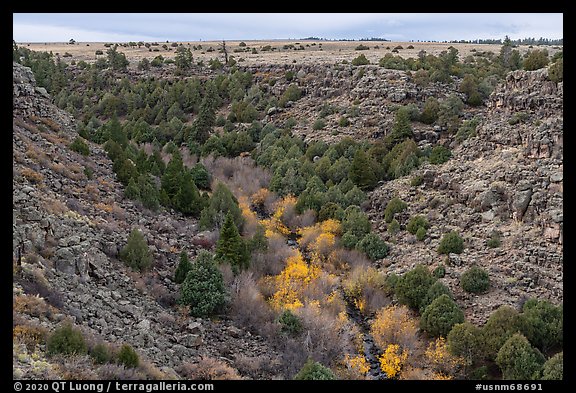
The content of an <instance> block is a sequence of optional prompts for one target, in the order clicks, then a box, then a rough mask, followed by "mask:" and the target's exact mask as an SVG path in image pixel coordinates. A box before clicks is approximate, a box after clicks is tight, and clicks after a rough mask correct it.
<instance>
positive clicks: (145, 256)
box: [120, 229, 152, 271]
mask: <svg viewBox="0 0 576 393" xmlns="http://www.w3.org/2000/svg"><path fill="white" fill-rule="evenodd" d="M120 259H122V260H123V261H124V262H125V263H126V264H127V265H128V266H130V267H131V268H132V269H134V270H139V271H144V270H146V269H148V267H150V265H151V264H152V255H151V254H150V250H149V249H148V243H147V242H146V239H145V238H144V236H143V235H142V234H141V233H140V231H139V230H138V229H133V230H132V232H130V236H128V243H127V244H126V245H125V246H124V248H123V249H122V250H120Z"/></svg>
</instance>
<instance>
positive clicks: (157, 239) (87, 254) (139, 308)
mask: <svg viewBox="0 0 576 393" xmlns="http://www.w3.org/2000/svg"><path fill="white" fill-rule="evenodd" d="M13 81H14V84H13V107H14V111H13V134H12V147H13V154H14V162H13V164H14V166H13V173H14V176H13V206H12V209H13V210H12V230H13V260H14V264H15V268H16V269H17V270H18V272H17V273H15V275H14V296H15V299H16V297H17V296H18V295H20V294H23V293H28V286H27V285H28V284H27V283H29V282H30V278H31V277H33V278H34V280H33V281H34V282H41V283H43V284H42V286H43V288H44V292H45V293H43V294H41V296H43V297H45V299H47V302H48V303H49V304H50V305H51V306H53V307H55V311H54V315H55V316H54V317H53V318H50V319H46V318H40V317H31V316H30V315H27V314H18V318H25V319H26V318H28V319H30V318H31V320H30V321H29V322H30V323H33V324H36V325H39V326H41V327H43V328H45V329H47V331H50V330H53V329H54V328H55V326H56V324H57V323H59V322H60V321H62V320H63V319H64V318H70V319H71V320H72V321H73V322H74V323H75V324H77V325H78V326H80V327H82V328H83V329H84V330H85V331H87V332H88V333H89V334H90V335H93V336H95V337H100V338H101V339H102V340H104V341H106V342H109V343H129V344H130V345H132V346H133V347H134V348H135V349H136V350H137V351H138V353H139V354H140V355H141V356H142V357H143V358H144V359H147V360H148V361H149V362H151V363H152V364H154V365H155V366H156V367H158V368H159V369H163V370H164V371H165V375H176V374H175V373H174V369H177V368H178V366H180V365H181V364H183V363H184V362H191V363H196V362H199V361H200V360H201V359H202V357H206V356H208V357H212V358H215V359H220V360H222V361H223V362H224V363H227V364H229V365H230V366H231V367H233V368H238V367H239V364H240V363H239V362H240V360H243V361H244V363H245V362H246V359H255V360H259V361H262V362H264V363H273V362H274V361H275V359H276V358H277V356H278V355H277V353H276V352H275V351H274V350H273V349H271V348H269V347H268V346H267V345H266V343H265V342H264V340H263V339H262V338H261V337H258V336H255V335H252V334H250V332H247V331H244V330H243V329H240V328H238V327H236V326H235V325H234V324H233V323H232V322H231V321H230V320H227V319H226V318H222V319H220V320H219V321H211V320H209V319H200V318H190V317H188V316H187V315H185V314H182V313H180V312H178V311H177V310H176V309H175V308H174V307H172V306H173V305H174V303H175V299H176V297H177V293H178V288H177V286H176V284H175V283H174V282H173V272H174V269H175V267H176V264H177V262H178V255H179V252H180V251H181V250H187V251H188V253H189V255H190V256H194V255H195V253H196V251H197V250H196V248H195V247H194V246H192V242H191V239H192V238H193V236H194V234H195V233H197V232H198V231H197V222H196V221H195V220H192V219H186V218H184V217H182V216H181V215H176V214H171V213H169V212H165V211H164V212H160V213H155V214H147V213H146V212H145V211H144V212H143V210H142V209H141V208H138V207H137V206H135V205H134V202H132V201H130V200H127V199H125V198H124V197H123V195H122V187H121V185H120V183H118V182H117V180H116V178H115V175H114V173H113V171H112V162H111V161H110V160H109V159H108V157H107V155H106V153H105V151H103V149H101V148H100V147H99V146H98V145H95V144H90V151H91V153H90V155H89V156H88V157H84V156H82V155H80V154H78V153H76V152H74V151H72V150H70V149H69V147H68V146H69V145H70V143H71V142H72V141H73V139H74V138H75V137H76V136H77V132H76V130H75V121H74V119H73V118H72V117H71V116H70V115H69V114H67V113H66V112H64V111H62V110H60V109H58V108H57V107H55V106H54V105H53V104H52V103H51V102H50V97H49V96H48V95H47V94H46V92H45V90H43V89H42V88H39V87H37V86H36V84H35V80H34V75H33V74H32V72H31V71H30V69H29V68H27V67H23V66H21V65H20V64H17V63H14V64H13ZM132 228H139V229H140V230H141V232H142V233H143V234H144V236H145V237H146V238H147V239H148V242H149V245H150V250H151V252H152V255H153V257H154V258H153V259H154V263H153V266H152V269H151V272H149V273H147V274H145V275H142V276H140V275H139V274H135V273H134V272H131V271H130V269H129V268H127V267H126V266H125V265H124V264H123V263H122V262H121V261H119V260H118V259H117V255H118V251H119V249H120V248H121V247H122V246H123V245H124V244H126V241H127V238H128V234H129V233H130V231H131V229H132ZM38 285H40V284H38ZM32 294H34V293H32ZM15 301H16V300H15ZM15 353H16V351H15ZM14 356H15V358H14V362H15V365H14V372H15V376H16V377H18V378H34V376H35V374H34V367H32V366H31V364H32V363H30V361H25V360H26V358H25V357H22V359H21V358H20V357H18V356H16V355H14ZM28 360H29V359H28ZM166 370H168V371H166ZM170 370H171V371H170ZM16 374H17V375H16ZM49 375H52V376H53V374H49ZM176 376H177V375H176ZM243 377H245V378H264V379H269V378H273V377H274V375H272V374H269V372H268V371H266V370H258V369H252V370H251V371H249V372H248V373H246V374H244V375H243Z"/></svg>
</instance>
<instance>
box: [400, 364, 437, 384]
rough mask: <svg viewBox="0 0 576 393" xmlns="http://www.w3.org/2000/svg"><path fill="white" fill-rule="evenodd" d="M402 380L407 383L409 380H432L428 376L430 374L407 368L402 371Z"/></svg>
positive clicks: (418, 369)
mask: <svg viewBox="0 0 576 393" xmlns="http://www.w3.org/2000/svg"><path fill="white" fill-rule="evenodd" d="M400 379H401V380H406V381H408V380H417V381H423V380H427V379H430V377H429V376H428V373H427V372H426V371H425V370H423V369H421V368H418V367H412V366H407V367H405V368H404V369H403V370H402V373H400Z"/></svg>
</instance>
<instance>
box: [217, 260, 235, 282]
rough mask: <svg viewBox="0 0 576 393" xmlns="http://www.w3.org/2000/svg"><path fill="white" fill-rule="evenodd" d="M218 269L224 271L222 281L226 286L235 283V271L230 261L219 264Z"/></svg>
mask: <svg viewBox="0 0 576 393" xmlns="http://www.w3.org/2000/svg"><path fill="white" fill-rule="evenodd" d="M218 270H220V273H222V281H223V282H224V286H225V287H226V288H230V287H232V284H233V283H234V272H233V271H232V266H231V265H230V264H229V263H221V264H219V265H218Z"/></svg>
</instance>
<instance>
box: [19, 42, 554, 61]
mask: <svg viewBox="0 0 576 393" xmlns="http://www.w3.org/2000/svg"><path fill="white" fill-rule="evenodd" d="M240 42H242V41H226V48H227V50H228V53H229V55H232V56H234V58H235V59H236V60H237V61H240V62H241V63H244V64H288V63H297V64H314V63H341V62H342V61H343V60H347V61H352V59H354V58H355V57H357V56H358V55H360V54H364V55H365V56H366V58H367V59H368V60H369V61H370V63H371V64H377V63H378V61H379V60H380V59H381V58H382V57H384V55H385V54H386V53H391V54H393V55H400V56H402V57H404V58H409V57H417V56H418V52H420V51H421V50H424V51H426V53H428V54H433V55H438V54H440V53H441V52H442V51H446V50H448V48H449V47H450V46H454V47H455V48H457V49H458V53H459V55H460V57H461V59H463V58H465V57H466V56H468V55H470V54H473V52H474V50H476V51H478V52H482V51H489V52H493V53H494V54H498V53H499V51H500V45H496V44H451V43H439V42H391V41H362V42H359V41H303V40H300V41H298V40H291V41H249V40H247V41H244V43H245V44H246V46H242V47H241V46H240ZM104 44H105V43H104V42H89V43H87V42H77V43H75V44H74V45H70V44H68V43H62V42H60V43H57V42H56V43H18V45H22V46H26V47H27V48H29V49H31V50H35V51H52V52H53V53H54V54H59V55H60V57H61V59H62V60H64V61H71V60H76V61H79V60H84V61H86V62H93V61H95V60H96V59H97V58H98V57H104V56H106V50H107V49H108V48H107V47H105V46H104ZM157 44H158V45H154V46H151V47H150V49H151V50H152V51H150V50H149V49H148V48H146V47H145V46H142V47H140V48H138V47H137V46H134V47H130V46H127V47H124V46H122V44H120V45H119V48H118V50H119V51H120V52H123V53H125V54H126V57H127V58H128V59H129V60H130V61H132V62H138V61H140V60H141V59H143V58H148V60H152V59H153V58H154V57H156V56H158V55H162V56H163V57H164V58H174V56H175V55H176V48H174V47H172V46H171V44H172V43H166V42H158V43H157ZM178 44H183V45H185V46H187V47H190V49H191V50H192V54H193V56H194V59H195V61H200V60H203V61H204V62H206V61H208V60H210V59H213V58H216V57H217V58H219V59H220V60H221V61H223V58H224V55H223V54H221V53H219V51H218V50H219V48H220V47H221V44H222V42H221V41H196V42H178ZM360 44H362V45H364V46H368V47H369V48H370V49H368V50H355V48H356V47H357V46H358V45H360ZM163 45H166V46H167V48H168V49H167V50H166V49H164V48H163V47H162V46H163ZM199 45H201V46H202V48H201V49H200V48H198V46H199ZM268 45H269V46H270V47H271V48H275V49H274V50H269V51H263V50H262V48H265V47H266V46H268ZM194 46H196V47H197V49H195V50H194V49H193V48H194ZM290 46H292V47H290ZM300 46H303V47H304V50H294V49H293V48H300ZM397 46H401V47H402V48H403V49H398V53H392V50H393V49H394V48H396V47H397ZM410 46H412V47H413V48H410V49H408V47H410ZM210 48H212V49H213V51H209V49H210ZM253 48H254V49H256V52H257V53H256V54H253V53H252V49H253ZM546 48H547V49H548V52H549V54H550V55H551V56H552V55H553V54H554V53H555V52H557V51H561V50H562V47H560V46H554V47H550V46H549V47H546ZM518 49H519V50H520V52H521V54H524V53H525V52H527V51H528V50H529V49H530V48H529V47H528V46H525V45H524V46H520V47H519V48H518ZM97 50H101V51H102V52H103V53H104V54H103V55H96V54H95V52H96V51H97ZM239 50H243V51H241V52H235V51H239ZM65 53H69V54H71V55H72V56H71V57H63V56H64V54H65ZM242 59H243V60H242Z"/></svg>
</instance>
